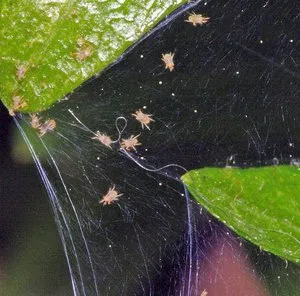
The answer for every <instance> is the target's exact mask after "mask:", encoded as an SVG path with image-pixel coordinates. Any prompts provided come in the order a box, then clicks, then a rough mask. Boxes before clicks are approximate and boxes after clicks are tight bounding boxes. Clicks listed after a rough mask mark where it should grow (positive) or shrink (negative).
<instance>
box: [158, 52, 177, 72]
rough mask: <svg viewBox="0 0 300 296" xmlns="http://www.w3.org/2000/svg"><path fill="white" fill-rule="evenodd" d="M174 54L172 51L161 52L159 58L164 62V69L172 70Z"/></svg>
mask: <svg viewBox="0 0 300 296" xmlns="http://www.w3.org/2000/svg"><path fill="white" fill-rule="evenodd" d="M174 56H175V53H172V52H169V53H165V54H162V58H161V60H162V61H163V62H164V63H165V69H169V70H170V72H172V71H173V70H174V67H175V65H174Z"/></svg>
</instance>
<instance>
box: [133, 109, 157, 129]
mask: <svg viewBox="0 0 300 296" xmlns="http://www.w3.org/2000/svg"><path fill="white" fill-rule="evenodd" d="M131 115H132V116H133V117H135V119H136V120H137V121H139V122H140V123H141V125H142V129H144V126H145V127H146V128H147V129H148V130H150V127H149V126H148V125H149V124H150V123H151V121H155V120H154V119H152V118H151V116H152V115H151V114H145V113H143V112H142V111H141V109H139V110H137V111H135V113H132V114H131Z"/></svg>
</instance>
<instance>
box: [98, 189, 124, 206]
mask: <svg viewBox="0 0 300 296" xmlns="http://www.w3.org/2000/svg"><path fill="white" fill-rule="evenodd" d="M115 188H116V185H114V186H113V187H110V188H109V190H108V192H107V193H106V194H105V195H104V196H103V197H102V199H101V200H100V201H99V204H101V203H102V204H103V205H104V206H105V205H110V204H112V203H114V202H115V201H117V200H119V199H118V197H119V196H121V195H123V193H119V192H118V191H117V190H115Z"/></svg>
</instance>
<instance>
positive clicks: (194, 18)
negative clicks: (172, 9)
mask: <svg viewBox="0 0 300 296" xmlns="http://www.w3.org/2000/svg"><path fill="white" fill-rule="evenodd" d="M209 19H210V18H209V17H205V16H203V15H202V14H196V13H195V12H193V13H190V15H189V17H188V19H187V20H185V22H187V23H192V24H193V26H194V27H196V26H197V25H200V26H202V25H203V24H206V23H207V22H208V21H209Z"/></svg>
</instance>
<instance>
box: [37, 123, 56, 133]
mask: <svg viewBox="0 0 300 296" xmlns="http://www.w3.org/2000/svg"><path fill="white" fill-rule="evenodd" d="M55 128H56V121H55V120H54V119H48V120H46V121H45V122H44V123H43V124H41V125H40V126H39V127H38V130H39V136H40V137H43V136H44V135H45V134H47V133H49V132H53V130H54V129H55Z"/></svg>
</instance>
